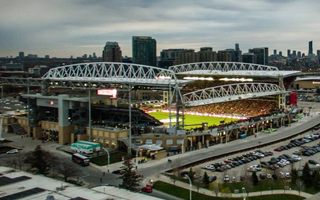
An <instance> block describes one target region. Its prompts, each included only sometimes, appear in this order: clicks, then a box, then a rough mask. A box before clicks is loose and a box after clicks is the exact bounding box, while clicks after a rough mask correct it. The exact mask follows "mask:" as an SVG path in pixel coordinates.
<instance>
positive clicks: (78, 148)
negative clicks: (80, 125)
mask: <svg viewBox="0 0 320 200" xmlns="http://www.w3.org/2000/svg"><path fill="white" fill-rule="evenodd" d="M71 149H72V150H73V151H74V152H76V153H81V154H85V155H90V154H93V153H94V152H97V151H100V150H101V145H100V144H99V143H95V142H88V141H83V140H80V141H78V142H75V143H72V144H71Z"/></svg>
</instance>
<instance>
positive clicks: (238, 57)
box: [235, 43, 242, 62]
mask: <svg viewBox="0 0 320 200" xmlns="http://www.w3.org/2000/svg"><path fill="white" fill-rule="evenodd" d="M241 55H242V51H241V50H240V47H239V44H238V43H236V44H235V62H242V56H241Z"/></svg>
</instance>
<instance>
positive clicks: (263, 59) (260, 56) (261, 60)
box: [249, 47, 269, 65]
mask: <svg viewBox="0 0 320 200" xmlns="http://www.w3.org/2000/svg"><path fill="white" fill-rule="evenodd" d="M249 53H253V54H254V55H256V58H257V61H256V63H257V64H260V65H267V64H268V58H269V49H268V47H261V48H253V49H249Z"/></svg>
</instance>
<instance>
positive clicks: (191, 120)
mask: <svg viewBox="0 0 320 200" xmlns="http://www.w3.org/2000/svg"><path fill="white" fill-rule="evenodd" d="M149 115H151V116H153V117H154V118H156V119H158V120H162V119H169V113H166V112H151V113H149ZM172 115H175V114H174V113H172ZM184 118H185V120H184V123H185V125H190V126H185V128H186V129H191V128H198V127H202V125H201V124H202V123H203V122H207V123H208V126H213V125H215V126H216V125H220V122H221V121H224V122H225V123H229V122H233V121H238V120H237V119H230V118H223V117H210V116H198V115H190V114H185V115H184ZM172 121H175V117H174V116H172ZM173 124H175V123H173Z"/></svg>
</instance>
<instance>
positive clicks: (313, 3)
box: [0, 0, 320, 57]
mask: <svg viewBox="0 0 320 200" xmlns="http://www.w3.org/2000/svg"><path fill="white" fill-rule="evenodd" d="M133 35H147V36H152V37H153V38H155V39H156V40H157V54H158V55H159V54H160V51H161V49H166V48H194V49H196V50H198V49H199V48H200V47H202V46H210V47H213V49H214V50H219V49H227V48H234V43H239V44H240V48H241V49H242V51H243V52H247V49H248V48H252V47H263V46H267V47H269V48H270V50H269V52H270V53H271V51H272V50H273V49H278V50H282V51H283V52H284V54H285V55H286V50H287V49H296V50H302V51H305V52H306V51H307V42H308V41H309V40H313V41H314V51H315V50H316V49H320V1H319V0H0V56H10V55H12V56H16V55H17V54H18V52H19V51H24V52H25V53H26V54H29V53H33V54H38V55H40V56H43V55H45V54H49V55H50V56H59V57H69V56H71V55H73V56H80V55H83V54H85V53H87V54H92V53H93V52H96V54H97V55H98V56H101V52H102V48H103V46H104V44H105V42H106V41H117V42H118V43H119V45H120V47H121V49H122V52H123V55H128V56H131V40H132V36H133Z"/></svg>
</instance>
